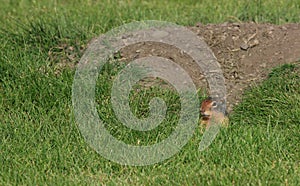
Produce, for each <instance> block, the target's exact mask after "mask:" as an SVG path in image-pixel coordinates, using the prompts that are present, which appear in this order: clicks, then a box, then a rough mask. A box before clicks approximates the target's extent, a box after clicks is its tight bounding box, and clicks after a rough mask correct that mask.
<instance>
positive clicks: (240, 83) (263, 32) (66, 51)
mask: <svg viewBox="0 0 300 186" xmlns="http://www.w3.org/2000/svg"><path fill="white" fill-rule="evenodd" d="M188 28H189V29H190V30H191V31H193V32H195V33H197V35H198V36H200V37H202V38H203V39H204V41H205V42H206V43H207V44H208V45H209V46H210V48H211V49H212V51H213V52H214V54H215V56H216V58H217V60H218V62H219V63H220V65H221V68H222V71H223V75H224V77H225V80H226V88H227V107H228V111H229V112H230V111H231V110H232V108H233V106H234V105H236V104H238V103H239V101H240V100H241V98H242V94H243V92H244V90H245V88H247V87H249V86H251V85H252V84H253V83H258V82H260V81H261V80H263V79H265V78H266V77H267V74H268V73H269V72H270V70H271V69H272V68H273V67H275V66H278V65H281V64H285V63H292V62H296V61H299V60H300V24H286V25H280V26H279V25H273V24H256V23H223V24H208V25H202V24H200V23H199V24H197V25H196V26H194V27H188ZM87 46H88V45H80V44H78V46H77V45H76V46H68V45H66V44H62V45H60V46H58V47H56V48H52V49H51V50H50V51H49V59H50V61H52V62H53V63H55V68H56V71H57V73H58V74H59V73H60V71H61V69H62V68H65V67H71V68H72V67H75V64H76V63H78V61H79V59H80V56H81V55H82V54H83V52H84V50H85V48H86V47H87ZM120 56H121V61H122V60H124V61H127V62H128V61H131V60H133V59H137V58H141V57H146V56H160V57H164V58H168V59H171V60H172V61H174V62H176V63H178V64H180V66H182V67H183V68H184V69H185V70H186V71H187V72H188V73H189V75H190V77H191V78H192V79H193V81H194V83H195V85H196V86H197V87H198V88H202V89H203V88H204V89H205V88H206V87H207V83H206V80H205V77H204V74H203V73H202V71H201V69H200V68H199V67H198V66H197V65H196V64H195V63H194V62H193V60H192V59H191V57H189V56H188V55H187V54H185V53H184V52H182V51H180V50H179V49H178V48H175V47H172V46H169V45H166V44H163V43H155V42H147V43H138V44H135V45H130V46H128V47H125V48H123V49H122V50H121V51H120ZM57 61H59V62H57ZM157 83H159V85H160V86H169V85H168V84H166V83H162V82H161V81H160V80H155V79H151V78H149V79H145V80H144V82H143V85H146V86H152V85H154V84H157Z"/></svg>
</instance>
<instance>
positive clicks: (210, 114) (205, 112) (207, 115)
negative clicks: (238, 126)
mask: <svg viewBox="0 0 300 186" xmlns="http://www.w3.org/2000/svg"><path fill="white" fill-rule="evenodd" d="M217 106H218V104H217V101H214V100H213V99H212V98H211V97H209V98H207V99H205V100H204V101H203V102H202V103H201V108H200V114H201V116H202V119H201V124H203V125H206V126H207V127H208V126H209V125H210V124H211V123H212V122H213V121H212V120H213V119H214V120H216V124H221V125H222V126H228V123H229V119H228V117H227V113H225V114H224V113H222V112H219V111H217V110H215V108H217Z"/></svg>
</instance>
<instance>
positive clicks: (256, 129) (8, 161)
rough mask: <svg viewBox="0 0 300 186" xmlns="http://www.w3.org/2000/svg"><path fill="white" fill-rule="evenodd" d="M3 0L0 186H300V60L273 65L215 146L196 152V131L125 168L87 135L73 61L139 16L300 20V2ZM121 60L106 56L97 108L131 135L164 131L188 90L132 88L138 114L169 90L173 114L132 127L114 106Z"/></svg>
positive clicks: (132, 138) (115, 128) (113, 127)
mask: <svg viewBox="0 0 300 186" xmlns="http://www.w3.org/2000/svg"><path fill="white" fill-rule="evenodd" d="M2 2H3V6H1V7H0V15H1V16H0V20H1V22H0V24H1V26H0V49H1V50H0V139H1V143H0V164H1V166H0V185H102V184H103V185H116V184H120V185H129V184H133V185H246V184H249V185H299V183H300V168H299V167H300V161H299V160H300V148H299V142H300V125H299V121H300V65H299V62H298V63H295V64H293V65H284V66H280V67H278V68H275V69H274V70H273V71H272V73H270V75H269V78H268V79H267V80H266V81H264V82H262V83H261V84H258V85H253V86H252V87H251V88H250V89H249V90H247V92H246V93H245V95H244V96H243V102H242V103H241V104H240V105H238V106H237V107H236V108H235V109H234V112H233V113H232V114H231V115H230V126H229V127H228V128H224V129H222V130H221V131H220V133H219V134H218V136H217V137H216V139H215V140H214V141H213V143H212V145H211V146H210V147H209V148H208V149H206V150H205V151H201V152H199V151H198V145H199V142H200V141H201V137H202V134H201V131H200V128H197V129H196V131H195V133H194V135H193V137H192V138H191V140H190V141H189V142H188V143H187V144H186V145H185V146H184V148H183V149H182V150H181V151H180V152H179V153H178V154H176V155H175V156H173V157H171V158H169V159H167V160H165V161H163V162H160V163H157V164H154V165H148V166H142V167H139V166H126V165H119V164H117V163H114V162H112V161H109V160H107V159H105V158H103V157H102V156H100V155H99V154H98V153H96V152H95V151H94V150H93V149H92V148H91V147H90V146H89V145H88V144H87V143H86V142H85V140H84V139H83V137H82V135H81V134H80V131H79V130H78V127H77V124H76V122H75V118H74V113H73V107H72V84H73V78H74V74H75V70H76V69H75V68H74V65H75V62H76V61H78V60H79V59H80V57H81V56H82V54H83V52H84V48H85V47H86V45H87V43H88V42H89V41H90V40H91V39H92V38H93V37H96V36H99V35H100V34H102V33H105V32H106V31H109V30H110V29H112V28H114V27H116V26H119V25H122V24H124V23H129V22H131V21H135V20H164V21H170V22H174V23H177V24H181V25H195V24H196V23H198V22H201V23H205V24H206V23H222V22H225V21H255V22H270V23H274V24H283V23H289V22H300V16H299V12H300V1H299V0H292V1H283V0H277V1H271V0H267V1H237V2H235V1H232V0H230V1H224V0H221V1H215V0H211V1H208V0H207V1H206V0H205V1H192V0H186V1H179V0H178V1H177V0H176V1H175V0H174V1H156V0H155V1H143V2H142V1H112V0H110V1H109V0H104V1H91V0H90V1H80V0H78V1H69V0H68V1H30V0H20V1H8V0H2ZM212 10H213V11H212ZM123 67H124V66H122V65H121V64H119V63H111V64H107V65H106V66H105V68H104V70H103V71H102V72H101V73H100V76H99V78H98V82H97V88H96V100H95V101H96V103H98V106H97V109H98V111H99V116H100V117H101V118H102V119H103V120H105V121H106V122H107V126H106V127H107V128H108V129H109V130H110V131H111V132H112V134H113V135H114V136H115V137H116V138H119V139H122V140H124V141H126V142H127V143H131V144H137V143H138V144H141V145H145V144H154V143H156V142H157V141H161V140H163V139H164V138H166V136H168V134H170V132H171V131H172V130H173V127H174V126H175V125H176V123H177V121H178V111H179V109H180V102H179V98H178V95H177V94H176V93H174V92H173V91H170V90H164V89H163V90H162V89H159V87H153V88H151V89H145V90H141V91H140V92H139V93H136V94H134V93H132V94H131V95H130V96H131V99H130V100H131V102H130V105H131V107H132V110H134V111H135V114H136V115H137V116H138V117H146V116H147V114H149V109H148V103H149V101H150V100H151V98H153V97H154V96H160V97H162V98H163V99H164V100H165V102H166V105H167V106H168V112H167V118H166V120H165V121H164V122H163V123H162V125H161V126H159V127H158V128H157V129H155V130H153V131H150V132H146V133H142V132H135V131H131V130H129V129H127V128H126V127H123V126H122V124H121V123H120V122H118V121H117V119H116V117H115V116H114V113H113V111H112V109H111V106H110V104H109V102H110V96H109V95H110V88H111V86H112V78H111V77H113V76H114V75H115V74H117V73H118V72H119V71H120V70H121V69H122V68H123ZM202 98H203V94H202V93H199V100H201V99H202ZM137 139H138V140H139V141H137Z"/></svg>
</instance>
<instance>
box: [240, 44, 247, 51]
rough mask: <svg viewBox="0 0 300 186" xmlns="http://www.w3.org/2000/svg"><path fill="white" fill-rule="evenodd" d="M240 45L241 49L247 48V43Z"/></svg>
mask: <svg viewBox="0 0 300 186" xmlns="http://www.w3.org/2000/svg"><path fill="white" fill-rule="evenodd" d="M240 47H241V49H242V50H247V49H248V48H249V45H248V44H247V43H243V44H241V46H240Z"/></svg>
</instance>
